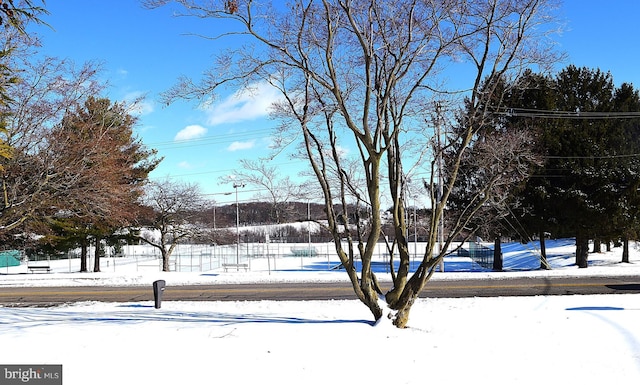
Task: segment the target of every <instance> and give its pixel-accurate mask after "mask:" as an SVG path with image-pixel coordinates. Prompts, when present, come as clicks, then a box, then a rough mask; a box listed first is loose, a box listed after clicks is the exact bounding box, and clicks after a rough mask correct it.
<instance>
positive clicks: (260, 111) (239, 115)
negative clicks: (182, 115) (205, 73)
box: [205, 81, 282, 126]
mask: <svg viewBox="0 0 640 385" xmlns="http://www.w3.org/2000/svg"><path fill="white" fill-rule="evenodd" d="M281 98H282V96H281V95H280V93H279V91H278V90H277V89H276V88H274V87H273V86H272V85H270V84H269V83H268V82H265V81H263V82H259V83H254V84H252V85H251V86H249V87H247V88H245V89H242V90H240V91H238V92H236V93H234V94H233V95H230V96H228V97H226V98H225V99H223V100H222V101H221V102H219V103H213V104H211V105H210V106H207V107H206V108H205V112H206V113H207V124H209V125H211V126H216V125H219V124H226V123H239V122H243V121H249V120H256V119H259V118H263V117H265V116H268V115H269V110H270V109H271V106H272V105H273V103H274V102H277V101H278V100H280V99H281Z"/></svg>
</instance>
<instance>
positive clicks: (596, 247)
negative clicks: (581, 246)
mask: <svg viewBox="0 0 640 385" xmlns="http://www.w3.org/2000/svg"><path fill="white" fill-rule="evenodd" d="M593 252H594V253H602V242H601V241H600V238H594V239H593Z"/></svg>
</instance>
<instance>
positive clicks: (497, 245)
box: [493, 235, 502, 271]
mask: <svg viewBox="0 0 640 385" xmlns="http://www.w3.org/2000/svg"><path fill="white" fill-rule="evenodd" d="M500 241H501V240H500V236H499V235H498V236H497V237H496V239H495V242H494V244H493V271H502V244H501V242H500Z"/></svg>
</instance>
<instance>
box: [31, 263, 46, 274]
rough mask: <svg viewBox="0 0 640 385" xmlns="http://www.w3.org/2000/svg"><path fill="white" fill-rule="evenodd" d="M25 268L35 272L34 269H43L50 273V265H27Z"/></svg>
mask: <svg viewBox="0 0 640 385" xmlns="http://www.w3.org/2000/svg"><path fill="white" fill-rule="evenodd" d="M27 268H28V269H29V271H30V272H32V273H35V272H36V271H44V272H46V273H50V272H51V267H50V266H45V265H31V266H27Z"/></svg>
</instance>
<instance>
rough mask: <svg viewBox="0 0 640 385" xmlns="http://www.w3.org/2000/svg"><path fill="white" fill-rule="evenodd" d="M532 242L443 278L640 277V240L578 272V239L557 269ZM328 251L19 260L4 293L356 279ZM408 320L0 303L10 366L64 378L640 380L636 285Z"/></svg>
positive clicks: (459, 302)
mask: <svg viewBox="0 0 640 385" xmlns="http://www.w3.org/2000/svg"><path fill="white" fill-rule="evenodd" d="M527 250H530V248H527V247H515V246H514V247H513V248H512V249H510V250H508V251H507V250H505V266H506V267H507V268H508V271H506V272H503V273H492V272H482V271H468V269H467V268H466V267H465V268H461V269H460V271H456V270H455V267H456V266H457V267H461V266H464V265H465V264H468V263H469V261H465V260H464V259H459V258H451V259H449V260H448V261H447V262H448V263H447V266H445V270H446V271H447V272H445V273H437V274H436V275H435V276H434V279H451V278H453V277H455V278H465V277H479V276H481V277H485V278H487V279H503V278H507V277H511V276H515V275H572V276H576V275H579V276H585V277H588V276H589V275H634V276H638V279H637V280H635V281H633V282H630V283H640V253H639V252H638V250H636V249H635V248H634V249H633V250H632V255H631V262H632V263H631V264H620V263H619V261H620V259H621V256H620V253H621V250H620V249H614V250H613V251H612V252H611V253H602V254H591V255H590V257H589V258H590V261H591V265H590V267H589V268H588V269H577V268H575V267H574V266H571V263H572V262H573V257H572V256H571V255H570V254H571V252H573V246H572V244H571V243H570V242H564V243H562V242H559V243H557V244H555V245H553V247H550V248H549V250H548V252H549V255H554V257H553V258H552V265H553V266H554V270H552V271H526V270H524V268H523V266H526V265H530V264H531V263H535V260H534V261H533V262H531V259H532V255H531V253H530V252H527ZM317 259H318V260H317V261H316V260H315V259H314V258H305V259H303V261H302V262H301V259H300V258H293V257H288V258H280V259H278V260H277V261H275V262H276V263H277V266H278V270H273V265H271V266H266V264H267V261H266V260H255V261H252V269H251V271H250V272H246V273H245V272H243V271H240V272H236V271H229V272H224V271H223V270H222V269H216V270H212V271H207V272H202V273H201V272H193V273H161V272H158V271H157V269H149V270H147V271H140V269H139V267H136V268H133V267H132V268H131V269H125V268H120V269H115V271H111V272H110V271H105V272H103V273H99V274H94V273H86V274H80V273H68V272H56V269H61V270H64V269H62V267H55V266H53V267H54V272H53V273H51V274H27V273H26V267H24V266H20V267H14V268H6V269H5V268H2V269H1V270H0V273H2V274H1V275H0V291H1V290H2V287H3V286H25V285H39V286H48V285H52V286H56V285H57V286H59V285H89V284H91V285H107V284H109V285H116V284H140V285H147V284H148V285H150V284H151V282H153V281H154V280H156V279H165V280H166V281H167V287H170V286H171V285H180V284H187V283H225V282H257V281H278V282H283V281H335V280H342V279H346V277H345V273H344V272H341V271H326V269H324V270H323V269H321V268H319V266H320V265H322V266H326V264H327V261H326V259H323V258H317ZM533 259H535V258H533ZM121 262H122V261H118V263H121ZM272 262H273V261H270V262H269V264H271V263H272ZM332 262H335V261H329V262H328V263H329V265H330V264H331V263H332ZM60 263H65V261H63V262H60ZM66 263H67V264H68V263H69V262H66ZM301 264H302V266H301ZM20 269H23V270H20ZM105 270H106V269H105ZM462 270H464V271H462ZM381 274H382V276H383V278H384V273H381ZM409 326H410V327H409V328H408V329H406V330H397V329H395V328H393V327H390V326H388V325H387V324H380V325H377V326H375V327H373V326H372V324H371V315H370V314H369V312H368V310H367V309H366V308H365V307H364V306H363V305H361V304H360V303H359V302H357V301H308V302H273V301H262V302H258V301H246V302H177V301H164V302H163V304H162V308H161V309H155V308H154V306H153V303H152V302H135V303H103V302H91V303H86V302H85V303H77V304H71V305H66V306H59V307H52V308H13V307H0V346H1V347H2V349H1V350H0V365H9V364H21V365H35V364H62V365H63V383H64V384H65V385H76V384H77V385H80V384H82V385H85V384H92V385H93V384H114V383H123V384H215V383H225V384H296V385H298V384H341V383H346V382H347V381H350V382H351V381H357V382H358V383H369V384H425V383H429V382H436V383H444V384H465V383H469V384H540V383H554V384H555V383H568V384H573V383H582V384H610V383H613V384H637V383H640V295H636V294H620V295H595V296H593V295H589V296H561V297H542V296H541V297H524V298H523V297H518V298H465V299H425V300H419V301H418V302H417V303H416V304H415V306H414V309H413V311H412V314H411V320H410V322H409ZM2 375H3V373H0V377H1V376H2Z"/></svg>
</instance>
